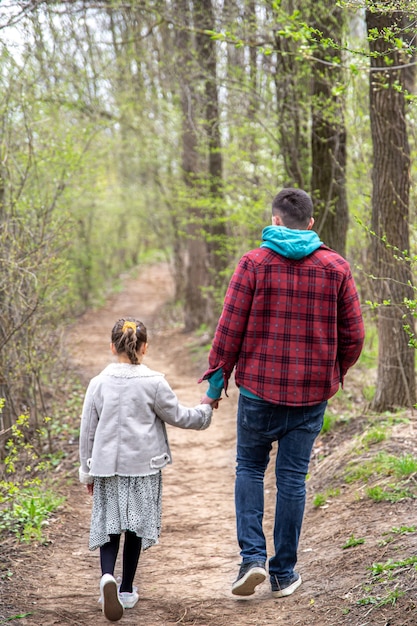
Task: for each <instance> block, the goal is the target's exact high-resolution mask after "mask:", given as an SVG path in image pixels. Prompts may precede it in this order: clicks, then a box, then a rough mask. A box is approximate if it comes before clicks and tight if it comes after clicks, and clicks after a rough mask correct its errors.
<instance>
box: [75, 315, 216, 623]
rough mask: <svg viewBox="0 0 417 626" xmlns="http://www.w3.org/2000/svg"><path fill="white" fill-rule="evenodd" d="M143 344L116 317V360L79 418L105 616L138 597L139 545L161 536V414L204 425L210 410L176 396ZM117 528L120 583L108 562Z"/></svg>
mask: <svg viewBox="0 0 417 626" xmlns="http://www.w3.org/2000/svg"><path fill="white" fill-rule="evenodd" d="M147 345H148V344H147V333H146V328H145V326H144V325H143V324H142V322H139V321H137V320H135V319H133V318H123V319H120V320H118V321H117V322H116V324H115V325H114V327H113V330H112V333H111V344H110V348H111V351H112V353H113V354H114V355H115V356H116V357H117V360H118V362H117V363H112V364H110V365H108V366H107V367H106V368H105V369H104V370H103V371H102V372H101V373H100V374H99V375H98V376H96V377H95V378H93V379H92V380H91V381H90V384H89V386H88V388H87V392H86V395H85V399H84V406H83V411H82V418H81V430H80V463H81V464H80V470H79V474H80V481H81V482H82V483H84V484H86V485H87V489H88V492H89V493H91V494H93V508H92V516H91V528H90V541H89V548H90V550H95V549H96V548H100V564H101V571H102V578H101V580H100V601H101V603H102V610H103V613H104V615H105V616H106V617H107V619H109V620H110V621H117V620H119V619H120V618H121V617H122V615H123V610H124V609H125V608H133V607H134V606H135V604H136V602H137V601H138V599H139V596H138V593H137V588H136V587H133V579H134V577H135V574H136V569H137V565H138V560H139V554H140V551H141V549H142V550H146V549H147V548H149V547H150V546H152V545H154V544H155V543H157V542H158V539H159V535H160V530H161V488H162V477H161V470H162V468H163V467H164V466H165V465H166V464H167V463H171V452H170V449H169V444H168V440H167V433H166V428H165V422H166V423H168V424H171V425H172V426H178V427H179V428H193V429H195V430H203V429H205V428H207V427H208V426H209V425H210V421H211V415H212V407H211V406H210V404H199V405H197V406H196V407H194V408H192V409H187V408H185V407H184V406H181V405H180V404H179V403H178V399H177V397H176V396H175V394H174V392H173V391H172V389H171V387H170V386H169V384H168V383H167V381H166V380H165V378H164V376H163V374H160V373H159V372H155V371H153V370H151V369H149V368H148V367H147V366H146V365H143V364H142V359H143V357H144V355H145V353H146V350H147ZM208 401H209V399H207V402H208ZM122 532H124V533H125V540H124V547H123V571H122V581H121V584H120V587H119V588H118V587H117V583H116V580H115V578H114V568H115V564H116V558H117V554H118V551H119V545H120V536H121V533H122Z"/></svg>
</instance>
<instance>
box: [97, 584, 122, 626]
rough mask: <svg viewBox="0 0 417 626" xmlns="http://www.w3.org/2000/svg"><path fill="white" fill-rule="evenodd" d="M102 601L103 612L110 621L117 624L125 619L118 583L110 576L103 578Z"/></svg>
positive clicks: (101, 585) (101, 586)
mask: <svg viewBox="0 0 417 626" xmlns="http://www.w3.org/2000/svg"><path fill="white" fill-rule="evenodd" d="M100 599H101V608H102V611H103V613H104V616H105V617H107V619H108V620H110V621H111V622H117V621H118V620H119V619H121V618H122V617H123V612H124V607H123V604H122V602H121V600H120V598H119V594H118V592H117V583H116V580H115V579H114V578H113V576H111V575H110V574H104V576H102V577H101V580H100Z"/></svg>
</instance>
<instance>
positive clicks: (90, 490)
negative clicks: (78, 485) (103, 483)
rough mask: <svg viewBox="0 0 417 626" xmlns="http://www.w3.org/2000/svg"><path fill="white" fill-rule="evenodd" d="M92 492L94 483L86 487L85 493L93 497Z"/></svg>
mask: <svg viewBox="0 0 417 626" xmlns="http://www.w3.org/2000/svg"><path fill="white" fill-rule="evenodd" d="M93 491H94V483H91V484H90V485H87V492H88V493H89V494H90V496H92V495H93Z"/></svg>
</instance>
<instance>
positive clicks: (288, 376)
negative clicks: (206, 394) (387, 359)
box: [202, 246, 364, 406]
mask: <svg viewBox="0 0 417 626" xmlns="http://www.w3.org/2000/svg"><path fill="white" fill-rule="evenodd" d="M363 340H364V326H363V319H362V314H361V309H360V303H359V298H358V293H357V291H356V287H355V283H354V281H353V278H352V274H351V271H350V267H349V264H348V263H347V261H345V259H343V258H342V257H341V256H340V255H339V254H337V253H336V252H334V251H333V250H330V249H329V248H326V247H325V246H321V247H320V248H318V249H317V250H316V251H315V252H313V253H312V254H310V255H308V256H306V257H304V258H303V259H301V260H298V261H294V260H291V259H287V258H285V257H283V256H281V255H279V254H277V253H275V252H273V251H272V250H269V249H267V248H258V249H256V250H252V251H250V252H248V253H247V254H245V255H244V256H243V257H242V258H241V260H240V262H239V264H238V266H237V268H236V270H235V272H234V274H233V276H232V279H231V281H230V284H229V287H228V290H227V292H226V296H225V300H224V305H223V311H222V314H221V317H220V319H219V322H218V325H217V329H216V333H215V336H214V340H213V345H212V348H211V351H210V355H209V369H208V370H207V372H206V373H205V374H204V376H203V377H202V380H203V379H206V378H209V377H210V375H211V374H212V373H213V372H214V371H216V370H218V369H219V368H222V369H223V374H224V379H225V383H226V384H225V388H227V381H228V379H229V378H230V376H231V374H232V371H233V368H234V367H236V370H235V380H236V384H237V385H239V386H243V387H245V388H246V389H247V390H248V391H251V392H252V393H254V394H256V395H257V396H259V397H260V398H262V399H263V400H267V401H269V402H273V403H275V404H285V405H289V406H301V405H313V404H318V403H320V402H323V401H324V400H327V399H328V398H330V397H331V396H333V395H334V394H335V393H336V392H337V390H338V388H339V385H340V384H341V383H343V377H344V375H345V374H346V372H347V370H348V369H349V367H351V366H352V365H353V364H354V363H355V362H356V360H357V359H358V357H359V355H360V352H361V349H362V345H363Z"/></svg>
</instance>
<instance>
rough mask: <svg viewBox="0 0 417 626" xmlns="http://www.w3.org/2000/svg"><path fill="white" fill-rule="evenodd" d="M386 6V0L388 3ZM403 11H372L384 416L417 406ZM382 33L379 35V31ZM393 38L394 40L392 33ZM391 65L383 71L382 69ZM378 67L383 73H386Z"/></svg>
mask: <svg viewBox="0 0 417 626" xmlns="http://www.w3.org/2000/svg"><path fill="white" fill-rule="evenodd" d="M387 4H388V3H387ZM402 18H403V15H402V14H401V13H399V12H389V11H387V12H383V13H382V12H375V11H371V10H368V11H367V14H366V21H367V28H368V33H369V34H371V35H372V36H370V38H369V39H370V51H371V72H370V116H371V132H372V142H373V152H374V166H373V172H372V183H373V190H372V231H373V238H372V243H371V253H372V260H373V267H372V268H371V273H372V275H374V276H375V280H374V289H375V300H376V301H377V302H378V303H379V304H380V306H379V308H378V337H379V355H378V379H377V388H376V393H375V398H374V401H373V406H372V408H373V409H374V410H375V411H378V412H382V411H386V410H389V409H392V408H393V407H398V406H408V407H410V406H413V405H414V404H415V402H416V386H415V373H414V360H415V353H414V350H413V349H412V348H410V347H409V345H408V343H409V336H408V334H407V332H406V331H405V329H404V327H405V326H406V325H408V327H409V329H410V331H411V332H413V328H414V323H413V317H412V315H411V314H410V311H409V310H408V309H407V307H406V306H405V305H404V301H405V299H410V300H413V299H414V297H415V296H414V291H413V288H412V274H411V268H410V262H409V249H410V241H409V192H410V149H409V144H408V135H407V127H406V116H405V108H406V101H405V94H404V89H403V88H404V78H405V74H404V71H403V70H401V69H399V70H397V69H390V66H392V67H395V68H396V67H398V66H399V65H401V64H404V63H405V62H406V59H405V58H404V57H403V56H402V54H401V51H400V50H398V49H397V48H395V44H393V41H394V37H399V36H401V35H400V34H399V33H400V32H401V30H402V26H403V24H402ZM376 33H378V36H375V34H376ZM392 33H394V35H393V34H392ZM385 67H386V68H387V69H386V70H384V69H383V68H385ZM376 68H382V69H381V71H379V70H377V69H376Z"/></svg>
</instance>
